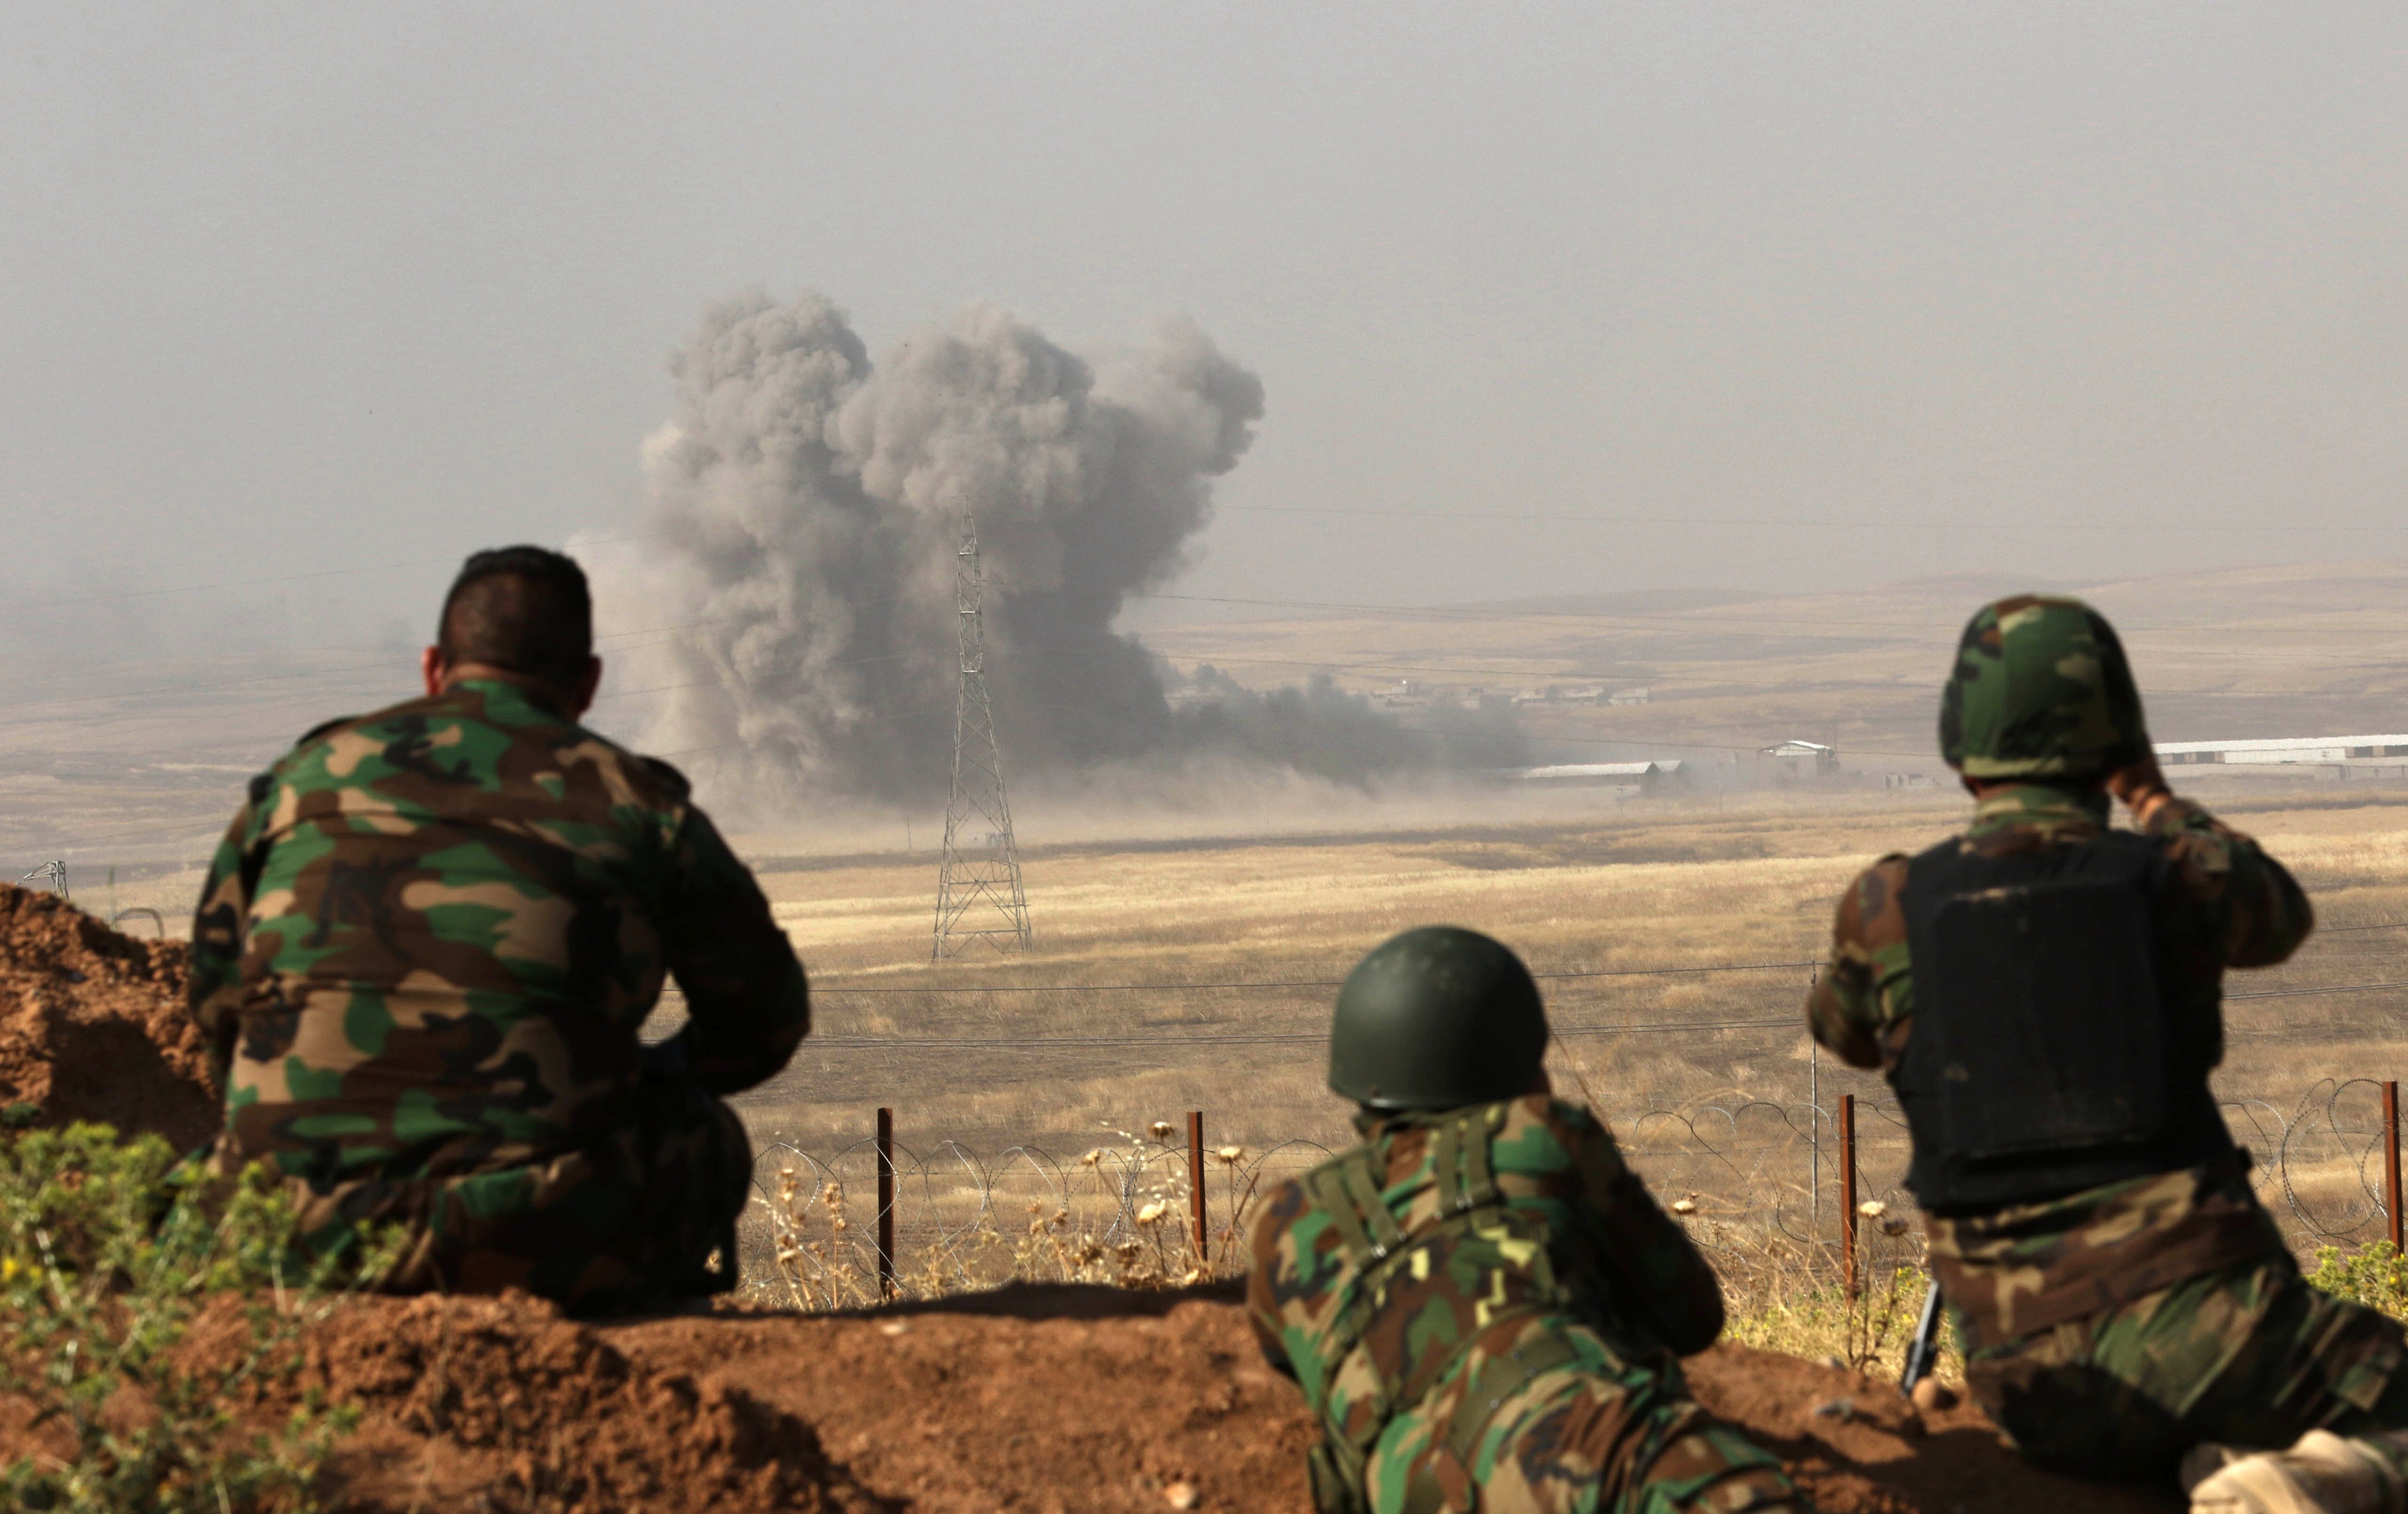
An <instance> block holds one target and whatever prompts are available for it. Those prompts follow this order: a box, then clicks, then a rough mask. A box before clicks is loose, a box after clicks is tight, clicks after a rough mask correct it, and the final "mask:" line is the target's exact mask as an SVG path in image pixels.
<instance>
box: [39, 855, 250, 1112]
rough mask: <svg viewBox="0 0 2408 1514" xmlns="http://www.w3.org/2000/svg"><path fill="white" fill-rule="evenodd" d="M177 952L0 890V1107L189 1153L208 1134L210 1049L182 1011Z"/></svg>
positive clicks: (213, 1102)
mask: <svg viewBox="0 0 2408 1514" xmlns="http://www.w3.org/2000/svg"><path fill="white" fill-rule="evenodd" d="M190 975H191V974H190V967H189V959H188V954H187V950H186V947H185V946H184V944H182V943H181V942H168V941H140V940H136V938H134V937H132V936H129V935H126V934H124V933H123V932H122V931H118V930H110V929H109V928H108V926H107V925H105V924H103V923H102V922H100V921H99V920H96V919H94V918H93V917H92V916H89V915H86V914H85V913H84V912H83V911H81V910H79V909H78V908H76V907H75V906H74V905H73V904H71V903H69V902H68V901H65V900H64V899H60V898H58V897H56V896H55V895H51V894H48V893H37V892H36V891H34V890H32V889H28V888H20V887H16V886H15V885H13V884H0V1105H7V1104H33V1105H36V1106H38V1108H39V1109H40V1112H41V1113H40V1123H42V1124H46V1125H65V1124H67V1123H70V1122H72V1121H75V1120H97V1121H100V1122H102V1123H105V1124H108V1125H114V1126H116V1127H117V1128H118V1129H119V1130H120V1131H122V1132H126V1133H128V1134H133V1133H136V1132H156V1133H158V1134H160V1135H163V1136H165V1137H166V1138H167V1140H168V1141H169V1142H171V1143H172V1144H174V1145H175V1146H178V1147H179V1148H183V1149H190V1148H192V1147H193V1146H199V1145H201V1144H202V1143H204V1142H206V1141H208V1140H209V1139H210V1138H211V1137H212V1136H213V1135H215V1134H216V1132H217V1130H218V1126H219V1123H220V1119H221V1116H220V1106H219V1103H218V1095H217V1092H216V1089H214V1087H213V1086H212V1084H211V1082H210V1079H209V1060H208V1046H207V1045H205V1044H204V1042H203V1040H202V1037H201V1033H200V1031H199V1030H198V1029H197V1028H196V1027H194V1026H193V1023H192V1021H191V1019H190V1018H189V1017H187V1015H186V1013H185V1009H184V995H185V987H186V984H187V983H188V982H189V980H190Z"/></svg>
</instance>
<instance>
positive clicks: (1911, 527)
mask: <svg viewBox="0 0 2408 1514" xmlns="http://www.w3.org/2000/svg"><path fill="white" fill-rule="evenodd" d="M1212 508H1213V512H1214V513H1215V514H1225V513H1236V514H1243V515H1339V516H1364V517H1375V518H1377V519H1381V520H1430V521H1441V520H1452V521H1561V522H1565V523H1567V524H1570V525H1576V526H1740V527H1745V528H1750V529H1758V530H1809V531H1822V530H1843V531H2005V532H2012V533H2014V534H2017V535H2023V534H2027V533H2029V532H2032V531H2044V532H2050V533H2056V532H2060V531H2136V532H2141V533H2143V534H2147V535H2159V534H2163V533H2166V532H2182V533H2186V534H2187V533H2190V532H2197V531H2213V532H2219V533H2250V534H2257V533H2265V534H2272V535H2278V536H2297V535H2299V534H2300V531H2301V529H2302V527H2300V526H2290V525H2272V524H2268V525H2255V524H2252V525H2245V526H2201V525H2198V524H2195V523H2193V522H2190V521H2183V522H2180V523H2153V522H2132V523H2126V522H2122V521H2105V520H2100V519H2098V518H2096V517H2092V518H2090V519H2087V520H2082V521H2064V522H2056V521H2053V522H2049V523H2046V524H2036V523H2034V522H2032V521H2029V520H2018V521H1931V520H1922V521H1918V520H1831V519H1828V518H1822V517H1797V516H1791V517H1773V516H1756V517H1742V516H1727V515H1685V514H1684V515H1592V514H1586V513H1583V512H1574V511H1543V510H1529V511H1525V510H1375V509H1369V508H1360V509H1358V508H1356V507H1355V506H1351V505H1224V504H1216V505H1214V506H1213V507H1212ZM2305 529H2307V530H2311V531H2329V532H2341V533H2349V534H2363V533H2369V532H2383V533H2388V532H2397V531H2408V526H2309V527H2305Z"/></svg>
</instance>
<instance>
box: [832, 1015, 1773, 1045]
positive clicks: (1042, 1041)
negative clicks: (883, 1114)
mask: <svg viewBox="0 0 2408 1514" xmlns="http://www.w3.org/2000/svg"><path fill="white" fill-rule="evenodd" d="M1773 1026H1787V1027H1789V1028H1790V1029H1792V1030H1797V1031H1803V1030H1804V1029H1805V1028H1806V1022H1805V1021H1804V1020H1802V1019H1799V1018H1796V1017H1789V1016H1784V1017H1781V1018H1779V1019H1768V1020H1692V1021H1684V1022H1680V1023H1672V1022H1666V1023H1661V1024H1657V1023H1648V1024H1631V1025H1558V1026H1555V1027H1553V1028H1552V1029H1553V1031H1554V1033H1555V1034H1556V1035H1580V1036H1588V1035H1620V1034H1622V1033H1624V1032H1626V1031H1633V1032H1642V1031H1737V1030H1762V1029H1766V1028H1769V1027H1773ZM1328 1039H1329V1032H1328V1031H1318V1032H1315V1033H1312V1034H1302V1033H1296V1032H1287V1031H1263V1032H1260V1033H1253V1032H1242V1031H1240V1032H1233V1033H1231V1034H1228V1035H1159V1036H1116V1035H1058V1036H961V1037H938V1036H928V1037H922V1038H916V1039H911V1040H887V1039H884V1038H882V1037H879V1036H813V1037H811V1038H810V1040H808V1041H806V1042H804V1043H803V1045H805V1046H806V1047H810V1046H826V1047H829V1048H831V1049H843V1050H863V1049H868V1048H874V1047H887V1048H894V1049H897V1050H907V1049H936V1048H939V1047H942V1048H965V1049H967V1048H971V1047H984V1048H990V1049H992V1048H997V1047H1004V1046H1035V1047H1042V1046H1239V1045H1311V1044H1318V1043H1322V1042H1326V1041H1327V1040H1328Z"/></svg>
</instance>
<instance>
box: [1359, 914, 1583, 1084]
mask: <svg viewBox="0 0 2408 1514" xmlns="http://www.w3.org/2000/svg"><path fill="white" fill-rule="evenodd" d="M1547 1036H1548V1031H1547V1016H1546V1011H1545V1009H1544V1008H1543V1007H1542V1006H1541V1003H1540V1001H1539V986H1538V984H1537V983H1536V982H1535V981H1534V980H1533V979H1532V978H1531V976H1530V970H1529V969H1528V968H1527V967H1524V966H1523V965H1522V960H1521V959H1520V958H1518V957H1515V956H1514V955H1513V953H1512V951H1511V950H1510V949H1509V948H1508V947H1506V945H1505V944H1503V943H1502V942H1499V941H1497V940H1495V939H1494V938H1492V937H1489V936H1484V935H1482V934H1481V933H1480V932H1479V931H1477V930H1463V929H1461V928H1459V927H1456V926H1444V925H1438V926H1423V927H1420V928H1419V929H1417V930H1408V931H1406V932H1404V933H1403V934H1402V935H1398V936H1392V937H1390V938H1389V939H1388V940H1387V941H1385V942H1383V943H1382V944H1379V945H1378V946H1376V947H1374V948H1372V950H1371V952H1370V954H1369V955H1368V956H1366V957H1365V958H1364V959H1363V960H1362V961H1360V962H1359V963H1357V964H1355V971H1354V972H1352V973H1348V974H1347V975H1346V982H1345V984H1344V985H1343V986H1342V987H1340V988H1339V990H1338V1009H1337V1013H1336V1014H1335V1015H1333V1016H1332V1017H1331V1019H1330V1026H1329V1087H1330V1090H1331V1091H1332V1092H1335V1093H1339V1094H1342V1095H1344V1096H1345V1097H1347V1098H1349V1099H1352V1100H1354V1101H1355V1103H1359V1104H1363V1105H1366V1106H1368V1107H1369V1108H1373V1109H1454V1108H1457V1107H1459V1106H1461V1105H1464V1104H1472V1103H1488V1102H1490V1101H1491V1100H1497V1099H1510V1098H1512V1097H1513V1096H1514V1095H1516V1094H1519V1093H1524V1092H1527V1091H1528V1089H1529V1088H1530V1085H1531V1080H1532V1078H1533V1077H1535V1076H1536V1074H1537V1073H1538V1071H1539V1067H1540V1064H1541V1062H1542V1061H1543V1060H1545V1058H1546V1054H1547Z"/></svg>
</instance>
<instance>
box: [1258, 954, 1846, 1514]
mask: <svg viewBox="0 0 2408 1514" xmlns="http://www.w3.org/2000/svg"><path fill="white" fill-rule="evenodd" d="M1547 1036H1548V1032H1547V1025H1546V1018H1545V1015H1544V1012H1543V1010H1542V1009H1541V1005H1540V1002H1539V992H1538V986H1537V985H1536V984H1535V983H1534V982H1532V981H1531V978H1530V975H1529V973H1528V972H1527V970H1526V969H1525V968H1524V967H1523V966H1522V964H1521V962H1520V961H1518V960H1517V959H1515V958H1514V957H1513V954H1512V953H1511V952H1510V951H1507V950H1506V949H1505V948H1504V947H1503V946H1501V945H1499V944H1498V943H1496V942H1495V941H1492V940H1490V939H1489V938H1488V937H1486V936H1483V935H1479V934H1476V933H1474V932H1472V931H1469V930H1451V929H1440V928H1433V929H1424V930H1409V931H1407V932H1405V933H1404V934H1403V935H1400V936H1398V937H1397V938H1396V939H1394V940H1392V941H1390V942H1388V943H1387V944H1384V945H1383V946H1381V947H1380V948H1378V949H1377V950H1375V951H1373V952H1372V953H1371V954H1370V955H1369V957H1367V958H1365V959H1363V962H1362V963H1361V965H1360V966H1358V967H1356V968H1355V971H1354V973H1351V974H1350V975H1349V976H1348V978H1347V980H1346V984H1345V987H1344V988H1342V989H1341V990H1340V993H1339V997H1338V1009H1337V1014H1336V1017H1335V1022H1334V1024H1333V1027H1332V1030H1331V1032H1330V1059H1329V1086H1330V1088H1331V1089H1334V1090H1336V1091H1337V1092H1339V1093H1340V1094H1343V1095H1345V1096H1346V1097H1348V1098H1350V1099H1353V1100H1355V1102H1356V1103H1358V1104H1359V1105H1360V1106H1361V1112H1360V1114H1359V1115H1358V1116H1357V1117H1356V1121H1355V1125H1356V1129H1357V1130H1359V1131H1360V1132H1362V1134H1363V1144H1362V1145H1360V1146H1355V1147H1353V1148H1351V1149H1349V1150H1348V1151H1347V1152H1345V1153H1344V1154H1343V1155H1341V1156H1340V1157H1339V1158H1337V1159H1336V1160H1335V1161H1330V1162H1327V1163H1325V1164H1324V1165H1322V1166H1321V1167H1319V1168H1316V1169H1315V1170H1313V1171H1312V1172H1311V1173H1309V1174H1307V1175H1305V1176H1304V1177H1302V1178H1301V1179H1297V1180H1293V1181H1290V1182H1287V1183H1283V1184H1282V1185H1281V1186H1280V1187H1278V1188H1277V1189H1275V1190H1272V1191H1271V1192H1270V1194H1269V1196H1268V1197H1267V1198H1266V1199H1265V1201H1264V1204H1263V1208H1262V1210H1261V1213H1260V1217H1259V1218H1257V1219H1256V1221H1255V1223H1254V1237H1253V1246H1254V1273H1253V1276H1252V1278H1251V1279H1250V1281H1249V1285H1248V1293H1247V1313H1248V1316H1249V1318H1250V1319H1251V1320H1252V1322H1253V1324H1254V1333H1255V1334H1256V1336H1257V1337H1258V1338H1259V1339H1260V1340H1261V1342H1262V1346H1263V1350H1264V1352H1265V1354H1266V1355H1267V1356H1268V1357H1269V1360H1270V1363H1271V1364H1272V1365H1273V1366H1275V1367H1277V1368H1279V1369H1280V1370H1281V1371H1282V1372H1284V1373H1286V1374H1288V1375H1289V1376H1290V1377H1294V1378H1296V1380H1297V1383H1298V1385H1299V1386H1301V1387H1302V1388H1303V1390H1304V1396H1305V1401H1306V1402H1307V1403H1308V1404H1309V1405H1311V1406H1312V1410H1313V1412H1314V1413H1315V1414H1316V1415H1317V1416H1319V1418H1320V1420H1321V1422H1322V1427H1323V1430H1322V1442H1321V1444H1320V1445H1319V1446H1318V1447H1316V1448H1315V1449H1314V1450H1313V1452H1312V1487H1313V1498H1314V1502H1315V1503H1316V1504H1317V1505H1318V1506H1319V1507H1320V1508H1321V1509H1322V1510H1323V1511H1324V1514H1408V1511H1410V1514H1438V1511H1440V1510H1473V1509H1479V1510H1489V1511H1496V1514H1540V1511H1547V1514H1606V1511H1613V1514H1625V1511H1627V1514H1641V1511H1644V1514H1671V1511H1674V1510H1692V1509H1695V1510H1717V1511H1739V1510H1775V1509H1795V1508H1802V1507H1804V1506H1803V1505H1802V1504H1800V1503H1799V1502H1798V1501H1797V1500H1796V1494H1795V1493H1794V1492H1793V1491H1792V1489H1791V1487H1790V1484H1789V1480H1788V1478H1787V1477H1786V1476H1785V1474H1784V1473H1783V1471H1782V1469H1781V1464H1780V1463H1778V1462H1777V1461H1775V1460H1774V1459H1773V1458H1772V1457H1770V1456H1769V1455H1767V1454H1766V1453H1765V1452H1764V1451H1762V1450H1760V1449H1757V1448H1756V1447H1755V1446H1753V1445H1751V1444H1749V1442H1748V1441H1747V1440H1746V1439H1744V1438H1743V1437H1742V1436H1741V1435H1739V1434H1738V1433H1737V1432H1735V1431H1733V1430H1731V1429H1729V1428H1727V1427H1726V1426H1723V1425H1720V1424H1717V1423H1715V1422H1714V1421H1713V1420H1711V1419H1709V1418H1708V1417H1707V1416H1706V1414H1705V1413H1704V1411H1703V1410H1701V1409H1699V1407H1698V1406H1697V1405H1696V1404H1695V1403H1694V1402H1692V1401H1691V1400H1690V1398H1689V1396H1688V1393H1687V1391H1686V1389H1685V1387H1684V1384H1683V1382H1682V1379H1681V1369H1680V1364H1679V1363H1677V1362H1676V1361H1675V1360H1674V1359H1673V1353H1674V1352H1676V1351H1678V1352H1694V1351H1700V1350H1703V1349H1704V1348H1706V1347H1707V1346H1709V1345H1711V1344H1712V1343H1713V1339H1714V1337H1715V1335H1716V1334H1720V1332H1721V1330H1722V1320H1723V1312H1722V1293H1721V1290H1720V1288H1719V1286H1718V1285H1717V1283H1716V1280H1715V1277H1714V1275H1713V1271H1712V1270H1711V1269H1709V1268H1708V1267H1707V1265H1706V1264H1705V1262H1704V1261H1703V1260H1702V1259H1701V1258H1700V1257H1699V1255H1698V1253H1697V1251H1696V1249H1695V1248H1694V1247H1692V1246H1691V1245H1690V1244H1689V1239H1688V1237H1687V1236H1686V1235H1685V1234H1684V1233H1682V1232H1681V1229H1680V1227H1679V1226H1678V1225H1677V1224H1675V1223H1674V1222H1673V1221H1671V1220H1670V1219H1669V1218H1666V1217H1665V1215H1664V1213H1663V1211H1662V1210H1660V1209H1658V1208H1657V1207H1656V1202H1655V1200H1654V1199H1653V1198H1652V1197H1651V1196H1650V1195H1649V1194H1648V1191H1647V1188H1646V1185H1645V1184H1643V1183H1641V1181H1640V1180H1639V1178H1638V1176H1637V1175H1634V1174H1633V1173H1632V1172H1631V1171H1630V1169H1629V1168H1628V1167H1627V1166H1625V1165H1624V1164H1623V1161H1622V1156H1621V1153H1620V1152H1619V1151H1618V1150H1617V1149H1616V1148H1615V1146H1614V1144H1613V1136H1611V1135H1609V1134H1608V1133H1607V1132H1606V1131H1605V1129H1604V1127H1602V1126H1601V1125H1599V1124H1598V1122H1597V1120H1596V1119H1595V1118H1594V1117H1591V1116H1590V1115H1589V1113H1588V1112H1587V1111H1586V1110H1584V1109H1581V1108H1578V1107H1576V1106H1574V1105H1571V1104H1567V1103H1557V1102H1555V1100H1553V1099H1552V1098H1550V1097H1549V1096H1548V1092H1547V1081H1546V1073H1545V1071H1544V1068H1543V1066H1542V1065H1541V1063H1542V1060H1543V1058H1544V1056H1545V1053H1546V1047H1547Z"/></svg>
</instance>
